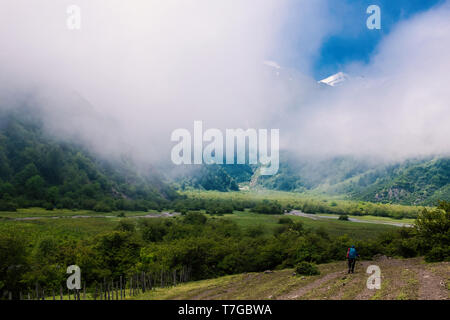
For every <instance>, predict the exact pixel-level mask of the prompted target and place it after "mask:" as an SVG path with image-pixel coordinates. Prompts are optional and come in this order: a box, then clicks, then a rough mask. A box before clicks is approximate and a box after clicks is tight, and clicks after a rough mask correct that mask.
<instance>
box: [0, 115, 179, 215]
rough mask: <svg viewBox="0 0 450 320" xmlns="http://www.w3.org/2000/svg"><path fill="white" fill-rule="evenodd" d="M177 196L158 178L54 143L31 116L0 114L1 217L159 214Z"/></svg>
mask: <svg viewBox="0 0 450 320" xmlns="http://www.w3.org/2000/svg"><path fill="white" fill-rule="evenodd" d="M176 196H177V195H176V193H175V192H174V191H173V190H172V189H171V188H169V187H168V186H167V185H166V184H164V183H163V182H162V181H161V179H160V178H159V177H158V175H156V174H152V175H150V174H149V175H142V174H138V173H137V171H136V170H135V169H134V167H133V164H132V162H131V161H129V160H126V159H121V160H112V159H111V160H108V161H106V160H100V159H99V158H98V157H95V156H94V155H92V154H91V153H90V152H88V151H87V150H86V149H85V148H83V147H81V146H78V145H76V144H73V143H69V142H64V141H59V140H56V139H55V138H52V137H49V136H48V135H46V133H45V132H44V130H43V128H42V125H41V124H40V121H39V118H37V117H36V116H34V115H33V114H32V113H30V114H29V115H28V116H24V115H21V116H18V115H17V114H16V113H1V114H0V211H5V210H7V211H11V210H15V209H16V208H26V207H44V208H47V209H49V210H52V209H53V208H59V209H60V208H68V209H89V210H95V211H111V210H147V209H159V208H160V207H162V206H164V205H165V204H166V203H168V202H169V200H172V199H174V198H176Z"/></svg>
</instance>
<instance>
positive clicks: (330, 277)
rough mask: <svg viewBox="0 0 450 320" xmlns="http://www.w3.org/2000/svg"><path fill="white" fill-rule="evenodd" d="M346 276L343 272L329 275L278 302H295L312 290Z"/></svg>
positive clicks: (280, 298)
mask: <svg viewBox="0 0 450 320" xmlns="http://www.w3.org/2000/svg"><path fill="white" fill-rule="evenodd" d="M344 274H345V272H343V271H337V272H333V273H329V274H327V275H325V276H323V277H321V278H319V279H317V280H315V281H314V282H311V283H309V284H307V285H306V286H304V287H301V288H299V289H296V290H295V291H292V292H290V293H288V294H286V295H283V296H280V297H278V300H295V299H298V298H301V297H302V296H303V295H305V294H307V293H308V292H310V291H311V290H314V289H316V288H319V287H320V286H322V285H323V284H325V283H326V282H328V281H330V280H333V279H336V278H337V277H339V276H342V275H344Z"/></svg>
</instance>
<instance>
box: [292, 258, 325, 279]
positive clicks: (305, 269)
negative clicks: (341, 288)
mask: <svg viewBox="0 0 450 320" xmlns="http://www.w3.org/2000/svg"><path fill="white" fill-rule="evenodd" d="M295 272H296V273H297V274H301V275H305V276H314V275H318V274H320V271H319V269H318V268H317V266H316V265H315V264H314V263H309V262H306V261H302V262H300V263H299V264H298V265H297V266H296V268H295Z"/></svg>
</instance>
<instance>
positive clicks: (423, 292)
mask: <svg viewBox="0 0 450 320" xmlns="http://www.w3.org/2000/svg"><path fill="white" fill-rule="evenodd" d="M369 265H377V266H379V267H380V270H381V289H380V290H375V289H368V288H367V286H366V282H367V279H368V277H369V274H367V273H366V270H367V267H368V266H369ZM448 281H450V264H448V263H440V264H436V265H433V266H430V265H429V264H426V263H424V262H423V260H422V259H421V258H414V259H390V258H387V257H384V256H383V257H380V258H379V259H377V260H373V261H363V262H358V264H357V270H356V273H355V274H350V275H347V274H346V271H335V272H332V273H329V274H326V275H324V276H322V277H320V278H318V279H317V280H314V281H313V282H311V283H309V284H307V285H305V286H302V287H300V288H296V289H294V290H292V291H291V292H289V293H287V294H285V295H283V296H280V297H279V298H278V299H282V300H292V299H312V300H318V299H328V300H342V299H350V300H370V299H382V300H395V299H413V300H415V299H418V300H447V299H449V293H450V291H449V290H448V289H447V287H446V285H447V282H448Z"/></svg>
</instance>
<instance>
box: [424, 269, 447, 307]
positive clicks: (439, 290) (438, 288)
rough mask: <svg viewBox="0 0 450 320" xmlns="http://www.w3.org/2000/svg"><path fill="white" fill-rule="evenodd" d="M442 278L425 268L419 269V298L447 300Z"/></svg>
mask: <svg viewBox="0 0 450 320" xmlns="http://www.w3.org/2000/svg"><path fill="white" fill-rule="evenodd" d="M447 299H448V290H447V289H446V288H445V282H444V279H442V278H441V277H439V276H437V275H435V274H434V273H432V272H430V271H428V270H426V269H424V268H423V269H420V270H419V300H447Z"/></svg>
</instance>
